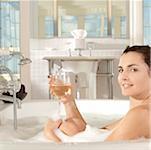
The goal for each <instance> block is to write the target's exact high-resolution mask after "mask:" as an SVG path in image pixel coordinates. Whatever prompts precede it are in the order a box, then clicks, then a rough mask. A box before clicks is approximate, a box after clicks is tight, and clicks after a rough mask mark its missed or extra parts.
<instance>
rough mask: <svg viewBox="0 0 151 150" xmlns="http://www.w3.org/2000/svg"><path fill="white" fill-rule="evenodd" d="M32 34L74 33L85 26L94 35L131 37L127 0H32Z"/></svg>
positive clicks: (40, 35)
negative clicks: (73, 31)
mask: <svg viewBox="0 0 151 150" xmlns="http://www.w3.org/2000/svg"><path fill="white" fill-rule="evenodd" d="M30 4H31V5H30V7H31V9H30V10H31V34H32V35H31V37H32V38H52V37H72V36H71V33H70V32H71V31H72V30H74V29H85V30H86V31H87V33H88V36H87V37H90V38H100V37H101V38H105V37H113V38H127V37H128V35H129V32H128V31H129V28H128V27H129V21H128V20H129V17H128V16H129V11H127V10H128V8H129V2H128V1H127V0H121V1H116V0H93V1H92V0H52V1H49V0H46V1H41V0H36V1H31V3H30Z"/></svg>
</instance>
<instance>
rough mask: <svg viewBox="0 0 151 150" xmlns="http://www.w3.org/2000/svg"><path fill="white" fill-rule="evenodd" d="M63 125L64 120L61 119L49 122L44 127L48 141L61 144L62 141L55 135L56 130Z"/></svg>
mask: <svg viewBox="0 0 151 150" xmlns="http://www.w3.org/2000/svg"><path fill="white" fill-rule="evenodd" d="M61 124H62V120H61V119H59V120H57V121H53V120H50V119H49V120H48V122H47V123H46V124H45V126H44V135H45V137H46V138H47V139H49V140H51V141H54V142H56V143H61V139H60V138H59V137H58V136H57V135H56V134H55V131H54V130H55V129H57V128H59V127H60V125H61Z"/></svg>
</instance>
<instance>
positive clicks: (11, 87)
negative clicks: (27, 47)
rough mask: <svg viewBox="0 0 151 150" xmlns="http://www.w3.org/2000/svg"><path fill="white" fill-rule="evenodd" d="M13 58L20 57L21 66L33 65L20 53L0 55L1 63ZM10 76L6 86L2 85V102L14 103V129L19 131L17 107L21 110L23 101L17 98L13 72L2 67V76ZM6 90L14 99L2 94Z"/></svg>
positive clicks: (0, 87) (0, 71)
mask: <svg viewBox="0 0 151 150" xmlns="http://www.w3.org/2000/svg"><path fill="white" fill-rule="evenodd" d="M12 57H19V60H20V62H19V65H25V64H29V63H31V60H30V59H29V58H25V57H24V56H23V55H22V54H21V53H20V52H12V51H8V53H7V54H6V53H5V54H4V55H2V53H1V55H0V62H2V61H8V60H10V59H11V58H12ZM0 64H2V63H0ZM4 73H5V74H8V75H9V77H10V81H7V82H5V84H6V85H2V86H0V100H6V101H11V102H13V115H14V123H13V126H14V129H15V130H16V129H17V105H18V108H21V100H20V99H19V98H16V90H17V87H18V86H17V84H16V82H18V81H16V80H15V78H14V76H13V73H12V71H11V70H10V69H9V68H8V67H6V66H5V65H0V74H4ZM0 82H1V81H0ZM5 90H9V91H12V92H13V97H12V98H11V97H8V96H4V95H1V92H3V91H5Z"/></svg>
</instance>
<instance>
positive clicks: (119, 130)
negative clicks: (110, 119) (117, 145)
mask: <svg viewBox="0 0 151 150" xmlns="http://www.w3.org/2000/svg"><path fill="white" fill-rule="evenodd" d="M149 108H150V106H149V105H141V106H138V107H135V108H133V109H131V110H129V111H128V113H127V114H126V115H125V117H124V118H123V119H122V121H121V122H120V123H119V125H118V126H117V127H116V128H115V129H114V130H113V132H112V134H111V135H110V136H109V137H108V138H107V140H110V141H113V140H129V139H137V138H140V137H145V138H149V137H150V135H151V134H150V133H149V132H150V130H149V126H151V121H149V120H150V119H149V117H150V115H149V114H150V109H149Z"/></svg>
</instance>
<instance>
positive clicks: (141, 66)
mask: <svg viewBox="0 0 151 150" xmlns="http://www.w3.org/2000/svg"><path fill="white" fill-rule="evenodd" d="M150 49H151V48H150V47H149V46H132V47H127V48H126V50H125V51H124V52H123V54H122V56H121V57H120V61H119V65H118V70H119V75H118V83H119V85H120V87H121V91H122V94H123V95H125V96H129V99H130V110H129V111H128V112H127V114H126V115H125V116H124V117H123V118H122V119H121V120H119V121H117V122H115V123H114V124H110V125H108V126H106V127H104V129H106V130H111V133H110V134H109V135H108V136H107V137H106V138H105V139H104V140H106V141H117V140H131V139H137V138H140V137H145V138H151V130H150V128H149V127H151V116H150V114H151V109H150V107H151V70H150ZM52 82H53V79H51V80H50V89H51V93H52V94H53V93H55V90H56V89H53V88H52V87H51V83H52ZM58 90H59V89H57V92H58ZM61 102H62V103H63V104H64V107H65V110H66V120H57V121H52V120H49V121H48V122H47V123H46V125H45V127H44V135H45V136H46V137H47V138H48V139H50V140H52V141H55V142H61V139H60V138H59V136H58V135H57V134H56V133H55V129H57V128H58V129H60V131H61V132H63V133H64V134H65V135H68V136H73V135H75V134H77V133H80V132H82V131H84V130H85V129H86V125H87V124H86V122H85V121H84V119H83V117H82V116H81V114H80V112H79V110H78V108H77V106H76V103H75V100H74V98H73V96H72V94H71V95H65V96H64V97H61Z"/></svg>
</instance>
